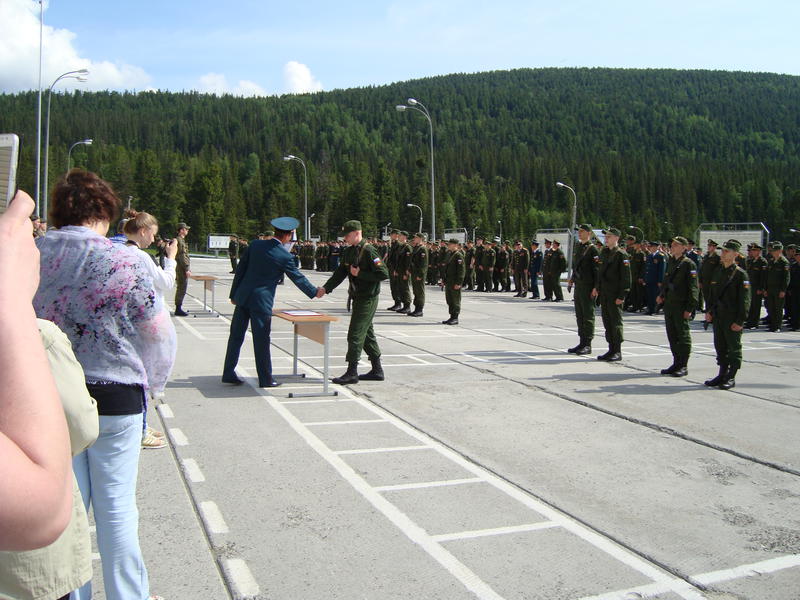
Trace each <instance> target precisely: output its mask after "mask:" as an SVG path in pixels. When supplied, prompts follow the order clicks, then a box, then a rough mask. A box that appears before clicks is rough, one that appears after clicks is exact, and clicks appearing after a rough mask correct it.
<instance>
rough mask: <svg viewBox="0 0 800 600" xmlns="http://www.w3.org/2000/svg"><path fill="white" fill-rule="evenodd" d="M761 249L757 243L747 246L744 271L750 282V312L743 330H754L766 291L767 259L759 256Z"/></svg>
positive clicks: (759, 316)
mask: <svg viewBox="0 0 800 600" xmlns="http://www.w3.org/2000/svg"><path fill="white" fill-rule="evenodd" d="M762 250H763V248H762V247H761V245H760V244H758V243H755V242H754V243H752V244H748V245H747V259H746V260H745V270H746V271H747V278H748V279H749V280H750V310H748V312H747V321H746V322H745V324H744V328H745V329H756V328H757V327H758V320H759V319H760V318H761V305H762V303H763V300H764V293H765V292H766V291H767V269H768V264H767V259H766V258H764V257H763V256H762V255H761V251H762Z"/></svg>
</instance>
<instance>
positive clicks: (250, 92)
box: [197, 73, 268, 97]
mask: <svg viewBox="0 0 800 600" xmlns="http://www.w3.org/2000/svg"><path fill="white" fill-rule="evenodd" d="M197 90H198V91H199V92H203V93H204V94H216V95H217V96H224V95H225V94H230V95H231V96H248V97H249V96H267V95H268V94H267V91H266V90H265V89H264V88H262V87H261V86H260V85H258V84H257V83H256V82H254V81H248V80H247V79H241V80H240V81H239V83H238V85H236V86H235V87H232V86H231V85H230V84H229V83H228V78H227V77H225V75H223V74H222V73H206V74H205V75H203V76H202V77H201V78H200V82H199V84H198V87H197Z"/></svg>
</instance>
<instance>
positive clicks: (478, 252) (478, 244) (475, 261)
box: [471, 235, 483, 292]
mask: <svg viewBox="0 0 800 600" xmlns="http://www.w3.org/2000/svg"><path fill="white" fill-rule="evenodd" d="M481 260H483V236H482V235H478V236H477V237H476V238H475V251H474V252H473V254H472V267H473V270H474V273H473V275H472V282H473V284H474V285H473V286H472V288H471V289H474V290H476V291H478V292H480V291H481V289H482V287H481V274H480V270H479V267H480V264H481Z"/></svg>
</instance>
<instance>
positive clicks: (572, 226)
mask: <svg viewBox="0 0 800 600" xmlns="http://www.w3.org/2000/svg"><path fill="white" fill-rule="evenodd" d="M556 187H560V188H567V189H568V190H569V191H570V192H572V221H571V223H570V226H569V238H567V239H568V240H569V247H568V251H569V256H568V257H567V273H571V272H572V255H573V254H574V251H573V247H574V246H575V228H576V227H577V226H578V224H577V223H576V221H577V219H578V194H576V193H575V190H573V189H572V188H571V187H569V186H568V185H567V184H566V183H561V182H560V181H556Z"/></svg>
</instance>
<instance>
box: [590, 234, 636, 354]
mask: <svg viewBox="0 0 800 600" xmlns="http://www.w3.org/2000/svg"><path fill="white" fill-rule="evenodd" d="M603 235H605V236H606V243H605V247H604V248H603V250H602V251H601V252H600V259H599V263H598V287H597V288H595V289H594V290H592V297H594V298H596V297H599V298H600V314H601V315H602V317H603V327H605V330H606V341H607V342H608V352H606V353H605V354H601V355H600V356H598V357H597V360H603V361H608V362H617V361H620V360H622V342H623V330H622V303H623V302H625V296H626V295H627V293H628V291H629V290H630V289H631V264H630V259H629V258H628V253H627V252H625V250H624V249H622V248H621V247H620V246H619V245H618V244H619V238H620V231H619V229H616V228H614V227H612V228H609V229H604V230H603Z"/></svg>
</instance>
